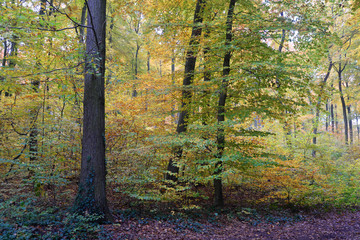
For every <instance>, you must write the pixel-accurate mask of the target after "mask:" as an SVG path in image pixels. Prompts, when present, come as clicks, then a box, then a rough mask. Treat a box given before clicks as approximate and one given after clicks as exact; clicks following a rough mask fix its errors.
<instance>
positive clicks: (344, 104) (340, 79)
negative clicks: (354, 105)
mask: <svg viewBox="0 0 360 240" xmlns="http://www.w3.org/2000/svg"><path fill="white" fill-rule="evenodd" d="M344 68H345V66H344V67H343V68H341V63H339V69H338V80H339V92H340V100H341V106H342V109H343V118H344V131H345V132H344V134H345V144H349V129H348V117H347V112H346V103H345V98H344V94H343V91H342V71H343V70H344Z"/></svg>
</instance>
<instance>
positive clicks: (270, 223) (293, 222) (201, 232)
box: [103, 210, 360, 240]
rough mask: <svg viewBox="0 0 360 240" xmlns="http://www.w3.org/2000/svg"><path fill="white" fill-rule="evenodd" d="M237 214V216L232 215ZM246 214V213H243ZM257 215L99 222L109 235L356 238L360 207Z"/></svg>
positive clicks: (118, 218)
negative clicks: (345, 209)
mask: <svg viewBox="0 0 360 240" xmlns="http://www.w3.org/2000/svg"><path fill="white" fill-rule="evenodd" d="M236 215H237V216H236ZM246 215H248V217H247V216H246ZM285 215H287V216H286V217H284V216H283V217H280V215H278V216H275V215H272V216H271V215H268V216H258V215H256V214H255V215H254V214H253V213H251V212H248V211H247V210H243V211H242V212H240V213H238V214H235V216H234V215H231V214H230V215H229V214H225V215H224V214H221V215H217V216H216V215H215V214H214V216H210V217H209V216H208V217H207V218H198V219H196V220H194V219H191V218H190V219H189V218H181V217H180V218H168V219H159V218H146V217H145V218H136V217H135V218H127V219H126V218H125V219H124V216H123V215H122V214H120V215H118V216H117V219H116V223H115V224H112V225H105V226H103V227H104V228H103V229H104V230H105V232H106V234H109V236H111V239H129V240H130V239H208V240H210V239H227V240H230V239H284V240H285V239H291V240H293V239H297V240H300V239H302V240H305V239H351V240H356V239H360V211H356V212H353V211H344V212H341V213H339V212H336V211H334V212H332V211H331V212H327V213H316V212H315V213H314V212H313V213H307V214H306V215H302V214H295V215H292V216H290V215H288V214H287V213H285Z"/></svg>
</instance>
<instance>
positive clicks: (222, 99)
mask: <svg viewBox="0 0 360 240" xmlns="http://www.w3.org/2000/svg"><path fill="white" fill-rule="evenodd" d="M235 4H236V0H230V4H229V10H228V13H227V18H226V38H225V49H227V51H226V53H225V56H224V62H223V73H222V77H223V80H222V83H221V86H220V91H219V102H218V114H217V121H218V129H217V136H216V145H217V154H216V158H217V159H218V161H217V162H216V164H215V172H214V174H215V179H214V189H215V194H214V204H215V206H217V207H223V206H224V198H223V191H222V177H221V173H222V170H223V162H222V160H221V159H222V157H223V154H224V149H225V129H224V125H223V124H224V121H225V104H226V98H227V88H228V84H229V75H230V59H231V52H232V51H231V49H230V45H231V41H232V25H233V18H234V9H235Z"/></svg>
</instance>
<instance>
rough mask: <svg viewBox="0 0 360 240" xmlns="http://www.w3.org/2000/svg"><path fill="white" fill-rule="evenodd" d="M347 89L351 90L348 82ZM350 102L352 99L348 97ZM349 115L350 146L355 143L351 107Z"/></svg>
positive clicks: (348, 107)
mask: <svg viewBox="0 0 360 240" xmlns="http://www.w3.org/2000/svg"><path fill="white" fill-rule="evenodd" d="M345 86H346V88H349V83H348V82H346V85H345ZM347 100H348V102H350V97H349V95H348V97H347ZM347 113H348V121H349V137H350V144H353V143H354V134H353V125H352V117H351V105H348V106H347Z"/></svg>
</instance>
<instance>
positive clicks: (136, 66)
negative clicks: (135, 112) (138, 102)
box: [132, 43, 140, 97]
mask: <svg viewBox="0 0 360 240" xmlns="http://www.w3.org/2000/svg"><path fill="white" fill-rule="evenodd" d="M139 50H140V45H139V44H138V43H136V50H135V66H134V80H135V83H134V84H133V92H132V96H133V97H136V96H137V95H138V93H137V90H136V81H137V79H138V58H139Z"/></svg>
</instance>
